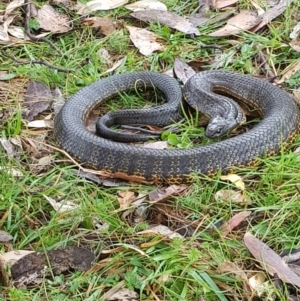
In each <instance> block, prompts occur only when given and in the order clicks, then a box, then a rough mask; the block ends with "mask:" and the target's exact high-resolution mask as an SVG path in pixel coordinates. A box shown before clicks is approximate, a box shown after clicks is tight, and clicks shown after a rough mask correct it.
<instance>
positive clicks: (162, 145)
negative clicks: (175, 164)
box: [143, 141, 169, 149]
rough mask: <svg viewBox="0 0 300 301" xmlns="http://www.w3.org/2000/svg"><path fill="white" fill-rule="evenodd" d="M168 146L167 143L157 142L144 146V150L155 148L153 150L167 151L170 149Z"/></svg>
mask: <svg viewBox="0 0 300 301" xmlns="http://www.w3.org/2000/svg"><path fill="white" fill-rule="evenodd" d="M168 146H169V145H168V142H167V141H155V142H150V143H147V144H144V145H143V147H144V148H153V149H166V148H168Z"/></svg>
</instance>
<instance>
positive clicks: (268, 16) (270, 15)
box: [250, 2, 287, 32]
mask: <svg viewBox="0 0 300 301" xmlns="http://www.w3.org/2000/svg"><path fill="white" fill-rule="evenodd" d="M286 5H287V4H286V3H284V2H282V3H279V4H277V5H275V6H273V7H272V8H270V9H269V10H267V11H266V12H265V13H264V14H262V15H260V16H261V17H262V20H261V22H260V23H259V24H257V25H256V26H255V27H253V28H252V29H251V30H250V31H251V32H257V31H258V30H260V29H261V28H262V27H264V26H265V25H267V24H269V23H270V22H271V21H272V20H273V19H275V18H277V17H278V16H280V15H281V14H282V13H283V12H284V11H285V9H286Z"/></svg>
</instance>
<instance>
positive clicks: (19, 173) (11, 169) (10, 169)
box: [0, 166, 24, 178]
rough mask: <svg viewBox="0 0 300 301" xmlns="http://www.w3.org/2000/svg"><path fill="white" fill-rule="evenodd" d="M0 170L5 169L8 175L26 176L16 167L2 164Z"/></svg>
mask: <svg viewBox="0 0 300 301" xmlns="http://www.w3.org/2000/svg"><path fill="white" fill-rule="evenodd" d="M0 171H4V172H6V173H7V174H8V175H11V176H13V177H16V178H22V177H23V176H24V175H23V173H22V172H21V171H19V170H16V169H14V168H5V167H2V166H0Z"/></svg>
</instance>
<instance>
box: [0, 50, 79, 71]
mask: <svg viewBox="0 0 300 301" xmlns="http://www.w3.org/2000/svg"><path fill="white" fill-rule="evenodd" d="M1 53H2V55H3V56H5V57H7V58H9V59H11V60H12V61H14V62H15V63H16V64H17V65H27V64H37V65H45V66H47V67H49V68H52V69H56V70H57V71H59V72H66V73H69V72H72V71H74V70H71V69H65V68H61V67H57V66H54V65H51V64H50V63H48V62H46V61H42V60H32V61H19V60H17V59H16V58H14V57H13V56H12V55H10V54H8V53H7V52H6V51H5V50H1Z"/></svg>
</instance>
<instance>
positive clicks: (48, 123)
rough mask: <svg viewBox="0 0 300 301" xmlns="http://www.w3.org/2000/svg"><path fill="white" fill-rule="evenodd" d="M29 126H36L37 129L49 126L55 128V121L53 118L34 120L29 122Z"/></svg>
mask: <svg viewBox="0 0 300 301" xmlns="http://www.w3.org/2000/svg"><path fill="white" fill-rule="evenodd" d="M27 126H28V127H29V128H36V129H41V128H48V129H52V128H53V121H52V120H45V119H43V120H33V121H30V122H28V123H27Z"/></svg>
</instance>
